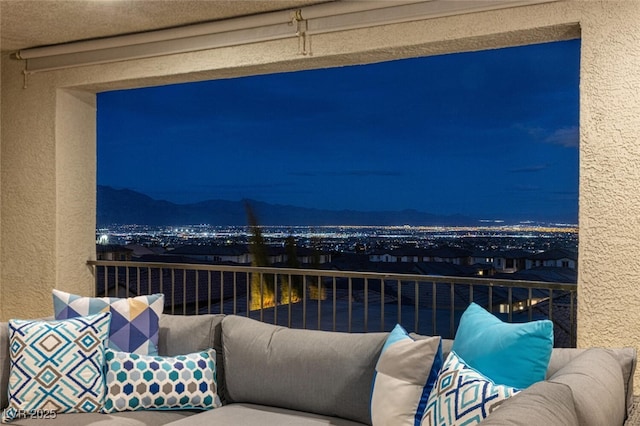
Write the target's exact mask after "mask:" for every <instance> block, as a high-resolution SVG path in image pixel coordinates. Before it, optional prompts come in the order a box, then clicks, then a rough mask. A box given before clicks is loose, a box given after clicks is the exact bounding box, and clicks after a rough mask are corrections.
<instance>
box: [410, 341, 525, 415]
mask: <svg viewBox="0 0 640 426" xmlns="http://www.w3.org/2000/svg"><path fill="white" fill-rule="evenodd" d="M518 392H519V391H518V390H517V389H515V388H512V387H510V386H505V385H499V384H495V383H493V382H492V381H491V380H490V379H488V378H487V377H485V376H483V375H482V374H480V373H479V372H477V371H476V370H474V369H473V368H471V367H469V366H468V365H467V364H465V362H464V361H463V360H462V359H461V358H459V357H458V355H457V354H456V353H455V352H450V353H449V356H448V357H447V360H446V361H445V363H444V366H443V367H442V371H440V374H439V375H438V381H437V382H436V385H435V386H434V388H433V390H432V391H431V395H430V396H429V401H428V402H427V409H426V411H425V413H424V416H423V417H422V423H421V426H470V425H475V424H478V423H480V422H481V421H482V420H483V419H484V418H486V417H487V416H488V415H489V414H491V412H492V411H493V410H495V409H496V408H498V407H499V406H500V405H501V404H502V403H503V402H504V401H505V400H506V399H507V398H509V397H511V396H513V395H515V394H516V393H518Z"/></svg>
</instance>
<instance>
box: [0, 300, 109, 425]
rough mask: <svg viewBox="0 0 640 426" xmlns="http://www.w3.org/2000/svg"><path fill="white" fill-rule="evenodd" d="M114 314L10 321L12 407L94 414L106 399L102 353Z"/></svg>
mask: <svg viewBox="0 0 640 426" xmlns="http://www.w3.org/2000/svg"><path fill="white" fill-rule="evenodd" d="M110 319H111V314H110V313H109V312H104V313H101V314H98V315H91V316H88V317H82V318H74V319H69V320H62V321H27V320H10V321H9V358H10V372H9V407H8V409H7V410H4V411H3V418H2V420H3V422H7V421H9V420H12V419H13V418H15V417H16V416H17V415H18V413H24V412H27V413H28V412H35V411H40V410H43V411H44V410H46V411H47V412H52V411H55V412H56V413H75V412H95V411H99V410H100V409H101V408H102V404H103V402H104V396H105V385H104V376H103V370H102V368H103V364H104V355H105V353H104V351H105V344H106V340H107V338H108V335H109V321H110Z"/></svg>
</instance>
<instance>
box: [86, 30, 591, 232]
mask: <svg viewBox="0 0 640 426" xmlns="http://www.w3.org/2000/svg"><path fill="white" fill-rule="evenodd" d="M579 58H580V42H579V40H574V41H568V42H557V43H548V44H541V45H533V46H526V47H517V48H508V49H499V50H490V51H482V52H474V53H463V54H452V55H444V56H436V57H427V58H416V59H407V60H399V61H392V62H386V63H380V64H373V65H360V66H349V67H341V68H332V69H322V70H313V71H302V72H292V73H283V74H273V75H264V76H252V77H245V78H235V79H227V80H216V81H207V82H200V83H190V84H180V85H172V86H163V87H155V88H146V89H135V90H125V91H116V92H106V93H101V94H99V95H98V183H99V184H101V185H109V186H113V187H116V188H130V189H134V190H137V191H140V192H143V193H145V194H148V195H149V196H151V197H153V198H157V199H166V200H169V201H173V202H176V203H189V202H196V201H202V200H206V199H228V200H240V199H243V198H252V199H256V200H261V201H266V202H270V203H279V204H291V205H297V206H304V207H316V208H329V209H356V210H401V209H416V210H421V211H426V212H430V213H437V214H456V213H459V214H465V215H469V216H472V217H476V218H479V219H509V220H513V219H520V220H527V219H529V220H554V221H563V222H571V223H577V210H578V140H579V138H578V111H579V93H578V85H579Z"/></svg>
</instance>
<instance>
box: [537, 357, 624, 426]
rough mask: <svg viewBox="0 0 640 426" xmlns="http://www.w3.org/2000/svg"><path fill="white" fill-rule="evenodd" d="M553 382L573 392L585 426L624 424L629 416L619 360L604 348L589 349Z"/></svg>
mask: <svg viewBox="0 0 640 426" xmlns="http://www.w3.org/2000/svg"><path fill="white" fill-rule="evenodd" d="M549 381H551V382H554V383H563V384H565V385H567V386H569V387H570V388H571V390H572V391H573V398H574V403H575V407H576V413H577V415H578V419H579V423H580V425H581V426H598V425H612V426H613V425H622V424H623V423H624V419H625V417H626V410H625V401H626V397H625V394H624V381H623V378H622V371H621V369H620V365H619V364H618V361H616V359H615V358H613V356H612V355H611V354H610V353H609V352H608V351H606V350H604V349H597V348H593V349H588V350H586V351H584V352H583V353H582V354H580V355H579V356H577V357H575V358H574V359H573V360H571V362H569V363H568V364H566V365H565V366H564V367H562V368H561V369H560V370H558V371H557V372H556V373H555V374H553V375H552V376H551V377H550V378H549Z"/></svg>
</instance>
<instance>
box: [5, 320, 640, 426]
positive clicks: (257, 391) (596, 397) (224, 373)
mask: <svg viewBox="0 0 640 426" xmlns="http://www.w3.org/2000/svg"><path fill="white" fill-rule="evenodd" d="M386 336H387V333H367V334H346V333H332V332H323V331H312V330H294V329H287V328H283V327H276V326H273V325H270V324H264V323H260V322H257V321H254V320H251V319H248V318H244V317H239V316H234V315H228V316H223V315H201V316H172V315H162V317H161V319H160V338H159V353H160V355H167V356H174V355H179V354H185V353H189V352H196V351H200V350H203V349H206V348H209V347H213V348H214V349H215V350H216V352H217V381H218V393H219V395H220V398H221V400H222V402H223V406H222V407H221V408H216V409H213V410H210V411H202V412H201V411H134V412H123V413H116V414H97V413H95V414H94V413H90V414H87V413H81V414H61V415H58V416H57V417H56V418H55V419H41V420H35V419H18V420H14V421H13V422H12V424H15V425H38V424H42V425H48V426H54V425H71V426H73V425H105V426H106V425H131V426H136V425H153V426H160V425H169V424H170V425H175V426H182V425H184V426H199V425H212V424H216V425H260V426H272V425H273V426H286V425H292V426H293V425H295V426H306V425H309V426H317V425H332V426H356V425H363V424H364V425H366V424H371V417H370V411H369V400H370V395H371V386H372V380H373V377H374V371H375V365H376V362H377V359H378V356H379V354H380V351H381V349H382V346H383V344H384V342H385V339H386ZM414 337H415V338H419V337H420V336H414ZM451 344H452V341H450V340H444V341H443V351H444V352H445V356H446V352H448V351H449V350H450V348H451ZM0 357H1V361H2V362H1V364H0V402H1V403H2V406H3V407H5V406H6V403H7V397H6V395H7V383H8V382H7V381H8V370H9V362H8V336H7V326H6V324H2V326H1V327H0ZM635 364H636V352H635V349H632V348H623V349H595V348H594V349H554V350H553V354H552V357H551V361H550V364H549V368H548V372H547V376H548V378H547V380H546V381H544V382H539V383H536V384H534V385H533V386H531V387H529V388H527V389H525V390H524V391H522V392H520V393H519V394H517V395H515V396H513V397H512V398H510V399H508V400H507V401H506V402H505V403H503V404H502V405H501V406H500V408H499V409H497V410H495V411H493V413H491V414H490V415H489V416H488V417H487V418H486V419H485V420H484V421H483V422H482V424H483V425H489V426H491V425H540V424H544V425H545V426H552V425H558V426H571V425H579V426H603V425H607V426H617V425H623V424H624V422H625V418H626V417H627V415H628V410H630V408H631V406H632V399H633V383H632V380H633V373H634V369H635Z"/></svg>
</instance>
